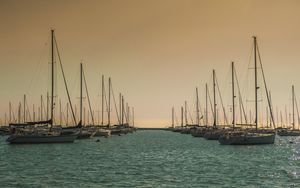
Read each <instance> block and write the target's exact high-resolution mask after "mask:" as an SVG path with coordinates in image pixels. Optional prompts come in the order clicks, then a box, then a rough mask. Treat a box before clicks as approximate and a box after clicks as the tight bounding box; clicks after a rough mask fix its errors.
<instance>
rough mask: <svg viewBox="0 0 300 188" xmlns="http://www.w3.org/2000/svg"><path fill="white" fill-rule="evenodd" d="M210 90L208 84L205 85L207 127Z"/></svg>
mask: <svg viewBox="0 0 300 188" xmlns="http://www.w3.org/2000/svg"><path fill="white" fill-rule="evenodd" d="M207 109H208V88H207V83H206V84H205V120H206V122H205V123H206V125H205V126H207V125H208V110H207Z"/></svg>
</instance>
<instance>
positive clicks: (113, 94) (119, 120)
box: [110, 82, 121, 124]
mask: <svg viewBox="0 0 300 188" xmlns="http://www.w3.org/2000/svg"><path fill="white" fill-rule="evenodd" d="M110 84H111V92H112V96H113V99H114V104H115V109H116V114H117V119H118V122H119V124H121V119H120V117H119V113H118V107H117V103H116V99H115V93H114V89H113V87H112V83H111V82H110Z"/></svg>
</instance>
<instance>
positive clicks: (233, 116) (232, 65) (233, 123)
mask: <svg viewBox="0 0 300 188" xmlns="http://www.w3.org/2000/svg"><path fill="white" fill-rule="evenodd" d="M231 71H232V78H231V79H232V126H233V128H234V127H235V100H234V99H235V93H234V62H231Z"/></svg>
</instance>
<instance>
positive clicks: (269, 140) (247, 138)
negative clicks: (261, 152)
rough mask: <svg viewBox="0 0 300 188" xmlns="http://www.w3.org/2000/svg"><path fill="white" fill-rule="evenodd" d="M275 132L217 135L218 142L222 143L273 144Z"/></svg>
mask: <svg viewBox="0 0 300 188" xmlns="http://www.w3.org/2000/svg"><path fill="white" fill-rule="evenodd" d="M274 141H275V134H257V135H255V134H252V135H247V134H246V135H238V136H227V135H222V136H220V137H219V143H220V144H222V145H260V144H274Z"/></svg>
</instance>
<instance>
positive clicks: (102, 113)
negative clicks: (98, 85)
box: [101, 75, 104, 126]
mask: <svg viewBox="0 0 300 188" xmlns="http://www.w3.org/2000/svg"><path fill="white" fill-rule="evenodd" d="M101 101H102V102H101V105H102V110H101V125H102V126H103V117H104V75H102V100H101Z"/></svg>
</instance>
